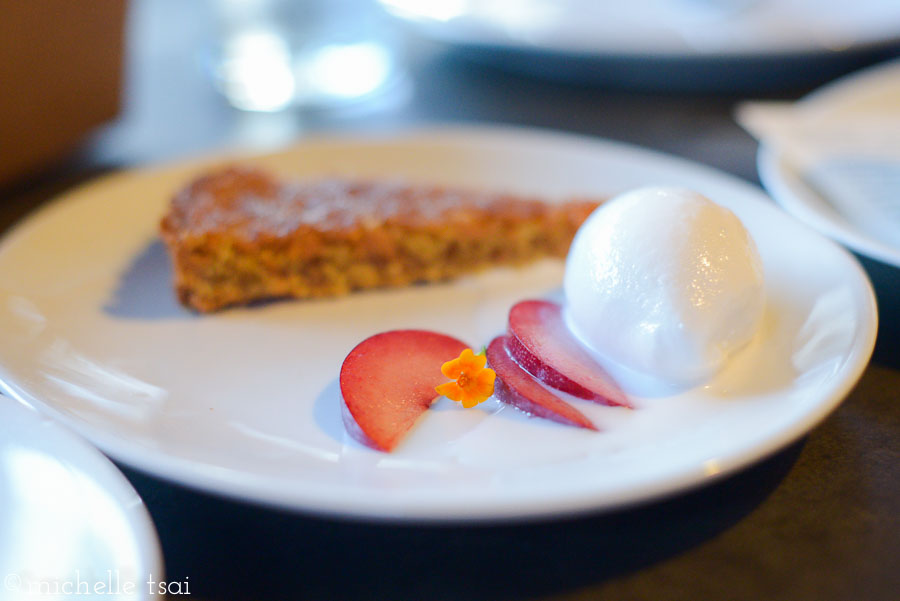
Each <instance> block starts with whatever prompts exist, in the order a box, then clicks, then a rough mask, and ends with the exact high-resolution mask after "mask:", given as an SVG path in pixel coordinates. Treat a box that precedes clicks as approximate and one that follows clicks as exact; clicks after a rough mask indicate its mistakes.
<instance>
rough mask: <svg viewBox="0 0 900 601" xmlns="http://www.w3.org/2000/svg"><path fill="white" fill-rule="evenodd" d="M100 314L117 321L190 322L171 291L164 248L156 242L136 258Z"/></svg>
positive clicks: (169, 274) (169, 273)
mask: <svg viewBox="0 0 900 601" xmlns="http://www.w3.org/2000/svg"><path fill="white" fill-rule="evenodd" d="M103 311H104V312H105V313H106V314H107V315H111V316H113V317H118V318H120V319H139V320H157V319H192V318H194V317H195V315H194V314H193V313H191V312H190V311H188V310H187V309H185V308H184V307H182V306H181V305H180V304H179V303H178V299H177V298H176V297H175V292H174V291H173V290H172V264H171V263H170V261H169V255H168V253H167V251H166V247H165V245H164V244H163V243H162V241H161V240H159V239H155V240H153V242H151V243H150V244H148V245H147V246H146V247H145V248H144V250H143V251H141V253H140V254H139V255H137V256H136V257H135V258H134V260H133V261H132V262H131V264H130V265H129V266H128V269H127V270H126V271H125V272H124V273H123V274H122V276H121V277H120V279H119V285H118V286H117V287H116V290H115V292H113V295H112V298H110V299H109V300H108V301H107V303H106V305H104V307H103Z"/></svg>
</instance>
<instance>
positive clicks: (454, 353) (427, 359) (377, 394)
mask: <svg viewBox="0 0 900 601" xmlns="http://www.w3.org/2000/svg"><path fill="white" fill-rule="evenodd" d="M467 346H468V345H466V344H465V343H464V342H461V341H460V340H457V339H456V338H453V337H451V336H447V335H445V334H439V333H437V332H429V331H425V330H392V331H390V332H383V333H381V334H375V335H374V336H372V337H370V338H366V339H365V340H363V341H362V342H360V343H359V344H358V345H356V346H355V347H354V348H353V350H352V351H350V354H348V355H347V358H346V359H344V363H343V365H342V366H341V375H340V385H341V395H342V396H343V405H344V406H343V407H342V415H343V419H344V426H345V427H346V428H347V431H348V432H349V433H350V435H351V436H353V437H354V438H356V439H357V440H359V441H360V442H362V443H363V444H366V445H368V446H371V447H374V448H376V449H380V450H382V451H391V450H393V449H394V447H395V446H397V444H398V443H399V442H400V441H401V440H402V439H403V437H404V436H405V435H406V433H407V432H408V431H409V429H410V428H411V427H412V426H413V424H415V422H416V420H417V419H418V418H419V416H421V415H422V414H423V413H424V412H425V411H427V410H428V408H429V407H430V406H431V404H432V402H434V400H435V399H436V398H437V397H438V396H440V395H438V393H437V392H436V391H435V386H438V385H439V384H442V383H444V382H446V381H447V378H446V377H444V375H443V374H442V373H441V365H443V363H444V362H446V361H450V360H451V359H454V358H455V357H458V356H459V354H460V353H461V352H462V351H463V349H465V348H467Z"/></svg>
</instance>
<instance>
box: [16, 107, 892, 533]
mask: <svg viewBox="0 0 900 601" xmlns="http://www.w3.org/2000/svg"><path fill="white" fill-rule="evenodd" d="M471 136H481V137H491V136H500V137H501V138H503V139H508V138H509V137H510V136H513V137H519V138H520V140H521V139H527V140H530V141H531V142H537V141H544V142H546V141H548V140H552V141H555V142H561V143H572V142H574V143H579V144H584V145H587V146H593V147H596V148H600V149H603V150H605V151H611V150H615V151H616V152H627V153H630V154H631V156H632V157H634V158H638V159H640V160H642V161H652V162H654V163H658V164H659V163H662V164H665V165H668V166H680V167H684V168H687V169H690V170H691V171H692V172H693V173H696V174H698V175H701V174H702V176H703V177H704V178H707V177H708V178H712V179H714V180H717V181H718V182H721V183H724V184H726V185H728V186H730V187H737V188H742V189H743V190H744V191H745V192H746V193H747V194H748V195H752V196H754V197H755V199H754V202H755V203H759V206H760V207H766V208H765V209H764V210H767V211H773V212H774V213H773V214H780V215H782V217H784V215H783V214H782V213H781V212H780V211H778V209H777V208H776V207H775V206H774V205H773V204H772V203H771V202H768V201H767V197H766V195H765V193H764V192H763V191H762V190H761V189H760V188H758V187H757V186H754V185H752V184H750V183H749V182H746V181H744V180H742V179H740V178H738V177H737V176H734V175H730V174H728V173H725V172H723V171H720V170H718V169H715V168H713V167H709V166H707V165H704V164H701V163H698V162H694V161H691V160H688V159H685V158H681V157H677V156H673V155H670V154H666V153H663V152H660V151H656V150H652V149H647V148H642V147H640V146H636V145H632V144H628V143H623V142H618V141H613V140H608V139H603V138H598V137H593V136H588V135H582V134H571V133H564V132H559V131H554V130H547V129H538V128H527V127H518V126H493V125H468V126H459V125H444V126H430V127H424V128H423V127H410V128H406V129H401V130H394V131H391V132H371V133H363V134H359V133H347V134H338V135H327V134H326V135H321V136H315V137H311V138H308V139H305V140H302V141H301V142H300V143H299V146H305V145H307V144H318V143H322V142H324V143H337V144H347V143H373V142H374V143H391V142H398V141H409V140H412V139H415V138H419V139H423V138H425V139H432V140H433V139H434V138H439V139H451V140H459V139H464V140H465V139H468V138H470V137H471ZM293 146H294V145H292V146H291V148H292V147H293ZM287 150H289V148H288V149H287ZM284 151H285V149H282V150H280V151H276V152H273V153H266V154H264V155H260V154H258V153H252V152H251V153H246V154H245V153H238V155H239V156H249V157H259V156H268V155H270V154H273V155H278V154H281V153H282V152H284ZM234 156H235V154H234V153H225V154H216V155H212V156H210V155H207V156H205V157H199V158H197V159H192V160H186V161H185V160H182V161H171V162H167V163H165V164H163V165H161V166H153V167H149V168H146V167H145V168H141V167H139V168H137V169H133V170H125V171H122V172H118V173H114V174H111V175H107V176H104V177H101V178H98V179H97V180H92V181H90V182H87V183H85V184H81V185H79V186H76V187H75V188H73V189H72V190H69V191H67V192H65V193H63V194H62V195H60V196H59V197H58V198H56V199H54V201H52V202H50V203H48V205H46V206H44V207H42V208H41V209H40V210H38V211H36V212H34V213H32V214H31V215H29V216H28V217H27V218H26V219H25V220H23V221H20V222H19V223H18V224H16V225H15V226H14V227H13V228H11V230H10V231H9V232H7V233H6V234H5V235H4V236H3V237H2V238H0V253H2V252H3V251H4V249H5V248H6V244H8V243H10V241H11V240H14V239H15V238H16V237H18V236H19V235H24V234H26V233H27V231H28V230H30V229H31V228H32V227H35V224H39V220H40V218H41V216H43V215H45V213H44V211H51V210H55V209H56V208H58V207H60V206H63V205H64V204H65V203H66V201H67V200H69V198H70V196H71V195H72V194H74V193H76V192H79V193H82V192H83V190H84V189H87V188H90V187H91V186H96V185H99V184H102V183H104V182H106V181H108V180H110V179H112V178H119V177H128V176H129V174H134V173H135V172H138V173H142V174H150V175H152V174H153V173H154V172H155V171H157V170H160V169H162V170H166V169H169V168H173V167H179V166H180V167H184V168H185V169H193V168H196V167H200V166H203V165H206V164H209V163H213V164H215V163H217V162H220V161H221V160H223V159H224V160H230V159H231V158H234ZM810 233H811V234H812V235H813V236H814V237H815V238H816V239H818V241H819V242H820V243H824V244H826V245H830V246H832V247H833V248H834V250H836V251H837V252H838V253H840V254H842V255H843V256H844V258H845V259H846V261H847V265H848V266H850V267H851V268H852V269H853V272H854V273H855V274H856V276H857V277H858V278H859V282H860V284H861V286H862V290H861V291H860V292H861V294H862V297H863V300H864V301H867V302H865V304H866V305H867V306H868V308H869V312H868V313H866V314H865V315H864V317H867V318H868V319H866V320H865V323H864V324H862V325H863V333H862V337H861V338H860V341H861V342H860V343H859V344H858V346H854V347H853V348H852V352H851V353H849V354H848V355H847V357H845V358H844V362H845V363H852V367H851V368H850V370H849V371H848V372H847V373H846V376H845V377H844V378H843V379H839V380H836V381H835V382H834V383H833V385H832V386H831V387H830V389H829V390H828V394H823V401H822V402H821V403H819V404H818V405H817V406H816V411H813V412H809V413H806V414H805V415H804V418H803V419H802V420H799V421H797V422H795V423H793V424H792V425H791V427H790V428H787V429H784V430H783V431H781V432H779V433H778V435H777V436H771V437H768V438H767V439H766V440H765V442H764V443H762V444H758V445H756V446H755V447H754V448H753V449H752V450H751V451H750V452H747V450H746V449H744V450H743V451H742V452H741V453H740V454H739V455H740V456H739V457H731V458H729V459H728V460H727V461H725V462H724V463H723V465H722V469H721V470H720V471H719V472H717V473H715V474H712V475H710V474H706V475H703V476H702V477H698V475H697V474H696V471H697V470H696V469H686V470H684V473H679V474H675V475H670V476H669V477H668V478H665V479H662V480H657V481H656V482H655V483H654V485H653V486H652V487H644V489H643V491H642V492H641V493H640V494H635V493H634V492H631V493H629V494H619V495H618V496H617V497H615V498H609V497H608V496H607V497H605V498H604V495H603V494H601V495H599V497H598V496H597V493H594V494H593V496H592V495H587V497H589V498H582V497H579V498H578V499H576V500H575V502H574V503H570V504H569V505H566V506H565V507H563V508H560V505H559V504H555V505H554V506H553V507H551V508H543V509H542V508H540V507H534V506H533V505H532V506H530V507H524V508H522V507H519V508H518V509H514V510H510V509H509V508H508V507H507V508H495V509H494V510H492V511H486V510H484V508H479V509H480V512H477V513H473V512H471V511H466V512H457V513H437V514H436V513H434V512H429V511H425V512H415V511H413V512H404V511H402V510H400V509H398V507H397V506H394V505H386V506H378V507H372V506H369V507H366V508H360V507H356V506H353V504H351V506H349V507H348V506H346V505H337V506H336V505H334V504H333V503H332V504H331V505H323V502H322V501H323V499H319V500H318V501H315V500H313V501H312V502H310V500H309V499H306V500H305V502H303V503H300V502H298V500H297V498H296V497H295V495H283V496H281V497H279V496H278V495H273V494H271V491H269V490H266V491H264V494H254V493H255V492H256V493H258V489H257V488H255V486H254V485H255V483H254V480H255V479H261V480H263V481H264V480H265V479H266V478H264V477H261V478H257V476H258V475H252V477H251V475H249V474H243V475H242V479H241V480H239V481H234V480H228V479H227V478H223V477H222V476H221V474H219V475H218V476H216V475H215V474H211V473H210V471H209V470H208V469H206V468H207V467H208V466H206V465H205V464H202V463H200V462H199V461H194V460H189V459H184V458H182V457H175V456H172V455H163V456H161V457H156V456H155V455H154V457H155V460H154V459H148V458H147V457H146V455H147V454H146V452H145V450H142V449H139V448H136V447H135V448H131V447H129V446H128V445H125V446H123V445H121V443H120V442H119V441H117V440H115V438H114V437H112V436H111V435H109V434H107V433H106V432H104V431H103V429H102V428H96V427H93V426H92V425H91V424H87V423H82V422H81V421H79V420H75V419H74V418H70V417H68V416H66V415H65V414H63V413H62V412H61V411H59V410H57V409H56V408H55V407H53V406H51V405H49V404H46V403H43V402H41V401H40V400H39V399H34V398H31V397H30V396H29V395H28V394H26V393H24V392H23V391H22V390H20V389H19V388H18V387H17V386H16V385H15V383H14V382H12V381H10V378H9V377H8V376H7V375H6V374H5V369H4V368H3V366H2V365H0V389H2V390H3V391H4V392H6V393H7V394H9V395H10V396H13V397H15V398H18V399H19V400H21V401H23V402H26V403H28V404H35V405H37V406H38V407H39V408H40V409H41V410H42V412H46V413H48V414H50V415H52V416H53V417H54V418H56V419H58V420H62V421H63V422H64V423H65V424H66V425H67V426H69V427H71V428H73V429H75V430H76V431H77V432H78V433H79V434H82V435H84V436H85V437H86V438H88V439H89V440H90V441H91V442H92V443H94V444H96V445H97V446H99V447H100V448H101V449H103V450H104V451H105V452H107V453H108V454H109V455H111V456H114V457H116V459H117V460H119V461H121V462H123V463H124V464H127V465H129V466H130V467H132V468H134V469H137V470H138V471H141V472H143V473H146V474H148V475H151V476H152V477H157V478H161V479H164V480H167V481H171V482H176V483H179V484H182V485H185V486H187V487H189V488H192V489H195V490H200V491H204V492H207V493H212V494H214V495H219V496H224V497H227V498H232V499H236V500H239V501H243V502H249V503H253V504H258V505H263V506H270V507H277V508H281V509H287V510H290V511H294V512H298V513H307V514H311V515H319V516H323V515H325V516H331V517H339V518H347V519H362V520H368V521H388V522H402V523H427V522H439V523H475V522H506V521H518V520H522V519H534V518H546V517H553V516H563V515H578V514H584V513H599V512H603V511H608V510H612V509H616V508H621V507H626V506H635V505H638V504H642V503H646V502H651V501H653V500H657V499H660V498H664V497H668V496H672V495H675V494H680V493H683V492H687V491H689V490H692V489H694V488H698V487H701V486H704V485H706V484H707V483H711V482H713V481H716V480H718V479H720V478H723V477H726V476H728V475H731V474H734V473H736V472H737V471H739V470H741V469H744V468H746V467H749V466H750V465H753V464H755V463H757V462H758V461H760V460H762V459H763V458H765V457H767V456H769V455H772V454H773V453H775V452H777V451H779V450H781V449H783V448H784V447H786V446H787V445H789V444H790V443H792V442H794V441H795V440H797V439H798V438H800V437H801V436H803V435H804V434H806V433H807V432H809V431H810V430H811V429H812V428H814V427H815V426H816V425H818V424H819V423H820V422H821V421H822V420H824V419H825V418H826V417H827V416H828V415H829V414H830V413H831V412H832V411H833V410H834V409H835V408H836V407H837V406H838V405H839V404H840V402H841V401H842V400H843V399H844V398H845V397H846V395H847V393H848V392H849V391H850V389H851V388H852V387H853V386H854V385H855V384H856V382H857V381H858V380H859V378H860V376H861V375H862V372H863V371H864V370H865V368H866V366H867V364H868V361H869V358H870V357H871V354H872V351H873V349H874V343H875V335H876V332H877V319H878V318H877V308H876V305H875V302H876V301H875V296H874V292H873V290H872V286H871V282H869V280H868V277H867V276H866V274H865V271H864V270H863V269H862V267H861V266H860V264H859V262H858V261H857V260H856V259H855V258H854V257H853V256H852V255H851V254H850V253H849V252H847V250H846V249H844V248H842V247H841V246H839V245H837V244H836V243H835V242H833V241H832V240H829V239H828V238H826V237H824V236H822V235H821V234H819V233H817V232H813V231H811V230H810ZM160 459H164V460H165V461H164V467H165V469H159V466H160V463H161V462H160ZM154 468H155V469H154ZM213 471H215V470H213ZM320 496H321V495H320Z"/></svg>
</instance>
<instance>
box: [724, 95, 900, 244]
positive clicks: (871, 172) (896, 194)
mask: <svg viewBox="0 0 900 601" xmlns="http://www.w3.org/2000/svg"><path fill="white" fill-rule="evenodd" d="M892 105H893V106H892ZM735 116H736V119H737V121H738V123H740V124H741V126H742V127H744V129H746V130H747V131H748V132H750V133H751V134H752V135H753V136H754V137H756V138H757V139H758V140H759V141H760V143H761V144H763V145H764V146H765V147H767V148H771V149H773V150H775V151H776V152H778V153H780V154H781V155H782V156H783V157H784V158H785V160H786V162H787V163H788V165H789V166H790V167H791V168H793V169H794V170H795V171H796V172H797V173H798V174H799V175H800V177H802V178H803V179H804V180H805V181H806V182H807V184H808V185H809V186H810V187H812V188H813V189H814V190H815V191H816V192H817V193H818V194H819V195H820V196H822V197H823V198H825V199H826V200H827V201H829V203H830V204H831V206H832V207H833V208H834V209H835V210H836V211H837V212H839V213H840V214H841V216H842V217H844V218H845V219H846V220H847V221H849V222H850V223H852V224H853V225H854V226H855V227H856V228H858V229H860V230H861V231H862V232H864V233H866V234H868V235H869V236H871V237H873V238H877V239H878V240H880V241H881V242H884V243H885V244H888V245H890V246H892V247H894V248H898V249H900V102H897V103H882V104H879V105H877V106H865V105H863V106H858V107H850V108H848V107H846V106H844V107H842V108H841V110H836V109H835V108H833V107H831V108H830V107H822V108H820V107H816V106H815V105H813V106H804V105H803V104H792V103H784V102H745V103H742V104H740V105H739V106H738V108H737V111H736V115H735Z"/></svg>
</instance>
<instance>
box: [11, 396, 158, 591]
mask: <svg viewBox="0 0 900 601" xmlns="http://www.w3.org/2000/svg"><path fill="white" fill-rule="evenodd" d="M0 508H2V511H0V577H2V578H3V582H2V584H0V591H2V592H0V597H2V598H4V599H26V598H28V599H32V598H33V599H38V598H47V597H58V598H61V599H63V598H64V599H69V598H74V597H75V594H76V593H78V592H79V591H80V592H81V594H84V591H89V592H92V593H93V592H98V593H100V594H110V595H113V596H114V597H115V598H116V599H133V600H138V599H149V598H150V597H151V594H150V593H151V591H150V588H149V586H148V584H147V583H148V581H150V580H151V579H152V580H153V581H154V582H159V581H161V580H162V579H163V574H162V557H161V555H160V550H159V543H158V541H157V539H156V532H155V530H154V529H153V524H152V523H151V521H150V516H149V515H148V514H147V510H146V509H145V508H144V504H143V503H142V502H141V499H140V497H138V495H137V493H136V492H135V491H134V489H133V488H131V485H130V484H129V483H128V480H126V479H125V477H124V476H123V475H122V474H121V473H120V472H119V471H118V470H117V469H116V468H115V466H114V465H113V464H112V463H111V462H110V461H109V459H107V458H106V457H104V456H103V455H102V454H101V453H100V452H99V451H98V450H97V449H95V448H94V447H92V446H91V445H89V444H88V443H87V442H85V441H84V440H82V439H81V438H79V437H77V436H75V435H74V434H72V433H71V432H70V431H68V430H67V429H65V428H63V427H62V426H60V425H59V424H57V423H56V422H55V421H53V420H51V419H50V418H48V417H46V416H42V415H41V414H40V413H38V412H37V411H35V410H34V409H32V408H31V407H27V406H25V405H24V404H22V403H19V402H17V401H15V400H13V399H9V398H6V397H0ZM70 595H71V596H70Z"/></svg>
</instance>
